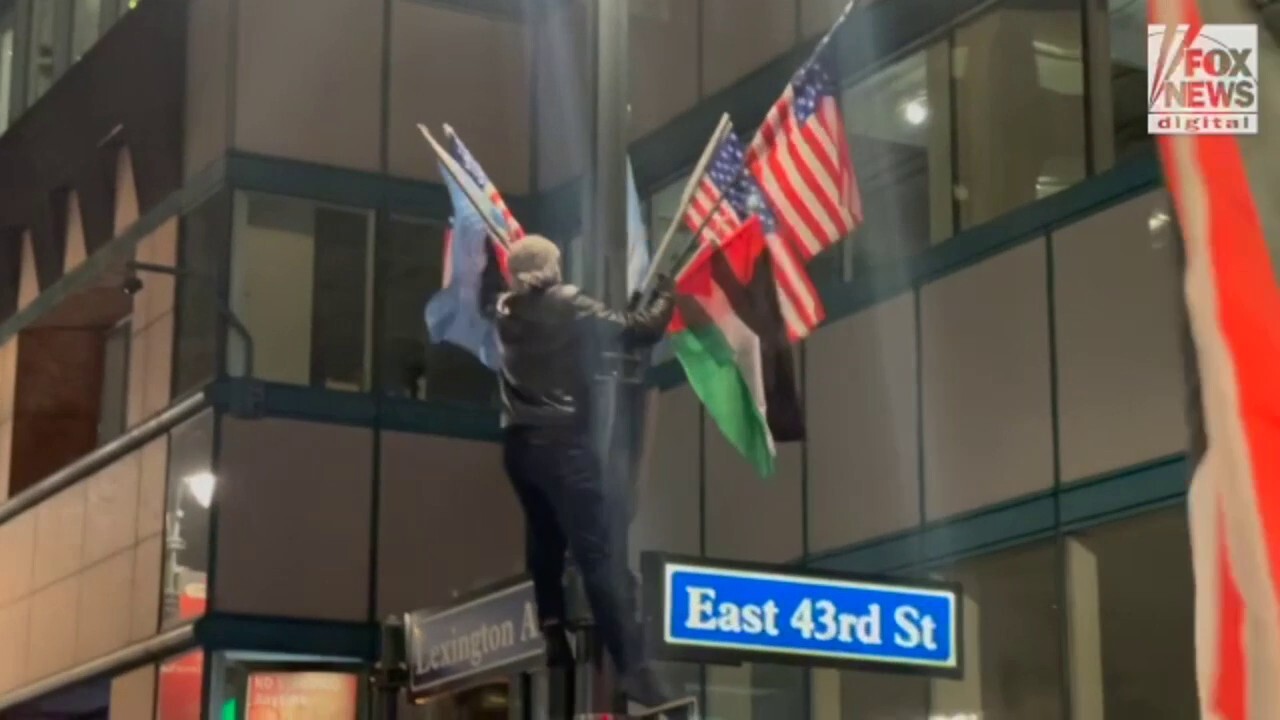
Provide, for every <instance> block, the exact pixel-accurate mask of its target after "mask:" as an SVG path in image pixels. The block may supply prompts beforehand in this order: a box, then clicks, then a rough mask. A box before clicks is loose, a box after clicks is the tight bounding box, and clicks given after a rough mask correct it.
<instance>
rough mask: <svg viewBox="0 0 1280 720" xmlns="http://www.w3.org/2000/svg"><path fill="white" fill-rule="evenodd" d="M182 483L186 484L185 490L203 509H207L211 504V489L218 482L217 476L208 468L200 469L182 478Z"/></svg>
mask: <svg viewBox="0 0 1280 720" xmlns="http://www.w3.org/2000/svg"><path fill="white" fill-rule="evenodd" d="M182 484H183V485H186V486H187V492H189V493H191V497H192V498H193V499H194V500H195V501H196V502H197V503H198V504H199V505H200V507H202V508H204V509H206V510H207V509H209V506H210V505H212V504H213V489H214V487H215V486H216V485H217V484H218V478H217V477H216V476H215V475H214V474H213V473H211V472H209V471H208V470H200V471H198V472H193V473H191V474H190V475H187V476H186V477H184V478H182Z"/></svg>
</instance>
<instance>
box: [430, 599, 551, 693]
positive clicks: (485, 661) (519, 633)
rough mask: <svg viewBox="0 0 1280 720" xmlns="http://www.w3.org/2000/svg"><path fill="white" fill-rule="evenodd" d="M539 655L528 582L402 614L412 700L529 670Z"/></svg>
mask: <svg viewBox="0 0 1280 720" xmlns="http://www.w3.org/2000/svg"><path fill="white" fill-rule="evenodd" d="M544 651H545V647H544V645H543V640H542V632H541V629H540V628H539V626H538V614H537V606H536V605H535V603H534V598H533V583H532V581H529V580H522V581H518V582H515V583H507V584H506V585H504V586H501V587H499V588H498V589H495V590H492V591H490V592H486V593H484V594H481V595H477V596H475V597H473V598H472V599H469V600H465V601H463V602H461V603H459V604H457V605H454V606H451V607H447V608H442V609H438V610H419V611H415V612H411V613H407V614H406V615H405V652H406V655H407V661H408V665H409V693H410V695H411V696H413V697H423V696H426V695H433V694H436V693H438V692H441V691H444V690H453V689H458V688H460V687H463V686H466V685H469V684H472V683H476V682H482V681H484V680H485V679H488V678H492V677H494V676H496V675H504V674H507V673H510V672H513V671H516V670H520V669H522V668H525V667H529V666H531V665H534V664H536V663H537V662H538V661H539V660H540V659H541V658H542V656H543V653H544Z"/></svg>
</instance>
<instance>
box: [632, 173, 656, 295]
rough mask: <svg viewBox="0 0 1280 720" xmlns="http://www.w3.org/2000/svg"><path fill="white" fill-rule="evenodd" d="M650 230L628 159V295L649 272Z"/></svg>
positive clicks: (634, 175) (637, 287)
mask: <svg viewBox="0 0 1280 720" xmlns="http://www.w3.org/2000/svg"><path fill="white" fill-rule="evenodd" d="M649 262H650V259H649V229H648V228H647V227H645V224H644V210H643V209H642V208H641V206H640V193H639V192H638V191H637V190H636V174H635V172H634V171H633V170H632V169H631V159H630V158H628V159H627V295H628V296H630V295H631V293H633V292H635V291H636V290H637V289H639V287H640V283H642V282H644V276H645V274H646V273H647V272H649Z"/></svg>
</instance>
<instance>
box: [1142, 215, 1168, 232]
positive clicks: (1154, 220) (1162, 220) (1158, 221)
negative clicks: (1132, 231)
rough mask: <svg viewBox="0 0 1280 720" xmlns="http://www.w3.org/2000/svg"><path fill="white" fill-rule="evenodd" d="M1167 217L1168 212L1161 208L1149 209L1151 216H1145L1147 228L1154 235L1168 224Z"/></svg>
mask: <svg viewBox="0 0 1280 720" xmlns="http://www.w3.org/2000/svg"><path fill="white" fill-rule="evenodd" d="M1169 219H1170V218H1169V213H1167V212H1165V211H1163V210H1153V211H1151V216H1150V217H1148V218H1147V230H1149V231H1150V232H1151V234H1153V235H1154V234H1155V233H1158V232H1160V231H1161V230H1163V229H1164V228H1165V227H1166V226H1168V224H1169Z"/></svg>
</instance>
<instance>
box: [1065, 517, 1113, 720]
mask: <svg viewBox="0 0 1280 720" xmlns="http://www.w3.org/2000/svg"><path fill="white" fill-rule="evenodd" d="M1066 570H1067V573H1066V574H1067V670H1068V673H1069V674H1068V677H1069V678H1070V684H1071V687H1070V692H1071V716H1072V718H1073V720H1091V719H1092V718H1100V717H1105V712H1106V707H1105V704H1104V703H1103V678H1102V621H1101V613H1100V607H1101V602H1100V600H1099V597H1100V593H1099V591H1098V558H1097V556H1096V555H1094V553H1093V551H1092V550H1090V549H1089V548H1088V547H1087V546H1086V545H1085V544H1084V543H1082V542H1080V540H1078V539H1076V538H1067V539H1066Z"/></svg>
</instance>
